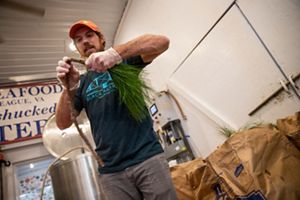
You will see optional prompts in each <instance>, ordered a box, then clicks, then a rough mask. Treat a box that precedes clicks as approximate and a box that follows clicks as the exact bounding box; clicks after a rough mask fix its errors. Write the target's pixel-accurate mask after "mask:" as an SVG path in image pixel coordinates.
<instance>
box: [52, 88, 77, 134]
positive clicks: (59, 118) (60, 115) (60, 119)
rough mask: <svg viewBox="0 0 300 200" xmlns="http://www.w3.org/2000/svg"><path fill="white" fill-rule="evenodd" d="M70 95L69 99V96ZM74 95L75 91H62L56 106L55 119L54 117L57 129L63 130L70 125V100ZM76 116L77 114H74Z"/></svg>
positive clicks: (71, 120)
mask: <svg viewBox="0 0 300 200" xmlns="http://www.w3.org/2000/svg"><path fill="white" fill-rule="evenodd" d="M69 95H71V97H70V96H69ZM74 95H75V91H71V92H70V93H68V92H67V91H66V90H63V92H62V94H61V96H60V99H59V101H58V104H57V108H56V112H55V117H56V124H57V126H58V128H59V129H65V128H68V127H70V126H71V125H72V123H73V119H72V111H73V109H72V105H71V104H72V100H71V99H73V97H74ZM74 115H77V113H74Z"/></svg>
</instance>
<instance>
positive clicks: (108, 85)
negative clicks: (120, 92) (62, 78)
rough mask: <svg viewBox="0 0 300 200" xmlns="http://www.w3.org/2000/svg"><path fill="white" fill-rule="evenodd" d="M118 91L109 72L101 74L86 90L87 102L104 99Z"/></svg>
mask: <svg viewBox="0 0 300 200" xmlns="http://www.w3.org/2000/svg"><path fill="white" fill-rule="evenodd" d="M115 90H116V86H115V84H114V82H113V80H112V78H111V76H110V74H109V73H108V72H104V73H101V74H100V75H99V76H97V77H96V78H95V79H94V80H93V82H91V83H90V85H89V86H88V87H87V89H86V100H87V101H91V100H93V99H94V98H98V99H102V98H103V97H104V96H105V95H107V94H110V93H112V92H113V91H115Z"/></svg>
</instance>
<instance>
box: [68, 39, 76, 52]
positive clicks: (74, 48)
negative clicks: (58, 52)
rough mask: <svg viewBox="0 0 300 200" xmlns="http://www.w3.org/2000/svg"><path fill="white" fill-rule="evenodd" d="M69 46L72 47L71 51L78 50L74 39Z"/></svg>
mask: <svg viewBox="0 0 300 200" xmlns="http://www.w3.org/2000/svg"><path fill="white" fill-rule="evenodd" d="M69 48H70V49H71V51H77V49H76V47H75V44H74V42H73V41H71V42H70V44H69Z"/></svg>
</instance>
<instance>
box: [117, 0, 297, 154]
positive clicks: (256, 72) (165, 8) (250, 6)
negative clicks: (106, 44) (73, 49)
mask: <svg viewBox="0 0 300 200" xmlns="http://www.w3.org/2000/svg"><path fill="white" fill-rule="evenodd" d="M232 2H233V1H229V0H227V1H216V0H187V1H185V2H184V3H183V2H182V1H179V0H152V1H147V0H132V1H130V2H129V5H128V7H127V12H126V14H125V15H124V17H123V20H122V23H121V25H120V27H119V30H118V34H117V35H116V39H115V44H118V43H122V42H125V41H127V40H129V39H132V38H134V37H135V36H138V35H140V34H143V33H156V34H163V35H166V36H168V37H169V38H170V41H171V44H170V48H169V50H168V51H167V52H165V53H164V54H163V55H161V56H160V57H159V58H158V59H156V60H155V61H154V62H153V63H152V64H151V65H150V66H148V67H147V68H146V70H147V71H148V73H149V78H150V79H151V83H152V86H153V87H154V89H156V90H158V91H159V90H162V89H166V88H169V89H170V90H171V91H172V92H173V93H174V94H176V96H177V97H178V98H179V100H180V103H181V104H182V107H183V109H184V110H185V111H186V114H187V116H188V120H187V121H186V122H184V127H185V129H186V131H188V134H189V135H190V136H191V138H190V143H191V145H192V148H193V149H194V151H195V153H196V155H197V156H203V157H204V156H207V155H208V154H209V153H211V152H212V151H213V150H214V149H215V148H216V147H217V145H219V144H221V143H222V142H223V141H224V140H225V138H224V137H222V136H220V135H219V134H218V126H228V127H232V128H235V129H237V128H239V127H241V126H243V125H245V124H246V123H249V122H251V121H266V122H274V121H275V120H276V119H277V118H280V117H285V116H287V115H290V114H293V113H294V112H295V111H297V110H300V101H299V99H297V97H296V96H295V95H286V94H284V93H281V94H280V96H279V97H278V98H277V99H275V100H272V101H271V102H270V103H269V104H268V105H266V106H265V107H263V109H261V110H260V111H259V112H257V113H256V114H255V115H254V116H251V117H250V116H249V115H248V113H249V112H250V111H251V110H253V109H254V108H255V107H256V106H257V105H258V104H260V103H261V102H262V101H263V100H264V99H265V98H266V97H268V96H269V95H271V94H272V93H273V91H275V90H276V89H277V88H279V87H280V84H279V79H284V77H283V75H282V73H281V72H280V71H279V70H278V68H277V66H276V65H275V63H274V60H273V59H272V58H271V57H270V55H269V54H268V52H267V51H266V49H265V48H264V46H263V45H262V43H261V42H260V41H259V39H258V37H257V35H256V34H255V33H254V31H253V30H252V29H251V27H250V25H249V24H248V22H247V21H246V19H245V17H244V16H243V15H242V13H241V11H240V10H239V9H238V7H237V6H236V5H234V6H232V7H230V5H231V3H232ZM237 3H238V5H240V7H241V9H242V10H243V11H244V13H245V14H246V16H247V17H248V18H249V20H250V22H251V24H253V26H254V28H255V29H257V32H258V34H259V36H260V37H261V38H262V39H263V41H265V43H266V45H267V47H268V48H270V52H271V53H272V54H274V55H273V56H274V57H275V59H276V61H277V62H278V63H279V65H280V66H281V67H283V70H284V71H285V72H286V73H293V74H294V75H296V74H295V73H297V72H299V71H300V70H299V69H300V67H299V66H300V61H299V52H300V46H299V44H300V43H299V41H300V36H299V34H298V33H299V32H300V23H299V18H300V12H299V10H300V9H299V8H300V3H299V1H295V0H289V1H287V2H283V3H281V2H280V1H279V0H268V1H264V2H260V1H254V2H252V3H249V2H247V1H238V2H237ZM270 5H271V9H270ZM229 7H230V10H229V11H228V12H227V13H226V14H225V16H224V17H223V18H222V19H221V20H220V21H219V22H218V23H217V25H216V26H215V27H214V28H213V29H212V31H211V32H209V34H208V35H207V37H205V38H204V39H203V37H204V35H205V34H206V33H207V32H208V30H209V29H210V28H212V27H213V25H214V23H215V22H217V20H218V19H219V18H220V17H221V16H222V14H223V13H224V12H225V11H226V9H227V8H229ZM275 11H276V12H275ZM286 24H291V26H288V27H287V25H286ZM289 27H293V28H289ZM202 39H203V41H202ZM200 41H201V43H200V44H199V45H198V43H199V42H200ZM193 48H195V49H194V50H193ZM287 52H289V53H287ZM185 58H187V59H186V60H185Z"/></svg>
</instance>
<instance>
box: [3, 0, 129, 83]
mask: <svg viewBox="0 0 300 200" xmlns="http://www.w3.org/2000/svg"><path fill="white" fill-rule="evenodd" d="M127 1H128V0H43V1H41V0H26V1H24V0H0V87H1V86H2V87H3V86H8V85H15V84H18V83H22V82H34V81H45V80H49V79H55V77H56V74H55V68H56V66H57V62H58V60H59V59H61V58H62V57H64V56H71V57H78V56H79V55H78V54H77V53H74V52H72V51H71V50H70V49H69V44H70V42H71V40H70V39H69V38H68V29H69V27H70V25H71V24H72V23H74V22H75V21H77V20H80V19H89V20H92V21H94V22H95V23H96V24H98V25H99V26H100V27H101V30H102V32H103V34H104V36H105V38H106V44H107V47H110V46H111V45H112V44H113V42H114V37H115V34H116V31H117V29H118V25H119V23H120V20H121V18H122V16H123V13H124V10H125V7H126V5H127Z"/></svg>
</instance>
